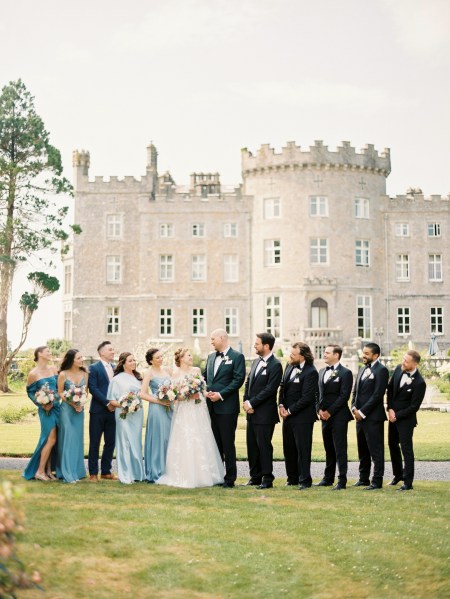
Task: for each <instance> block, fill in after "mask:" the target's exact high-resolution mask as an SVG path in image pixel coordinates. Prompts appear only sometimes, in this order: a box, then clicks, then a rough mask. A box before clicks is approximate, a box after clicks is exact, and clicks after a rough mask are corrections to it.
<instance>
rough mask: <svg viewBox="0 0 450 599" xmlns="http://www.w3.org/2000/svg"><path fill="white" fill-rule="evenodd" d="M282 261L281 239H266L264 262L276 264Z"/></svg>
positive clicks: (269, 264)
mask: <svg viewBox="0 0 450 599" xmlns="http://www.w3.org/2000/svg"><path fill="white" fill-rule="evenodd" d="M280 263H281V241H280V240H279V239H266V240H265V241H264V264H265V266H276V265H277V264H280Z"/></svg>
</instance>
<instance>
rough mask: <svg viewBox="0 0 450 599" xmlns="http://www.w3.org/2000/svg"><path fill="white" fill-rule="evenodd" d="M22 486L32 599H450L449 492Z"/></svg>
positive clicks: (425, 486) (427, 486) (433, 488)
mask: <svg viewBox="0 0 450 599" xmlns="http://www.w3.org/2000/svg"><path fill="white" fill-rule="evenodd" d="M3 476H4V477H5V478H8V479H9V480H11V481H13V482H14V483H19V479H20V474H19V473H13V472H4V473H3ZM20 484H24V486H25V488H26V493H25V494H24V495H23V496H22V497H21V499H20V503H21V506H22V508H23V511H24V513H25V515H26V527H25V532H24V533H23V534H22V536H21V538H20V542H19V544H18V549H19V557H20V558H21V559H22V560H23V561H24V562H25V563H26V564H27V566H28V568H29V570H30V571H31V570H34V569H37V570H39V571H40V572H41V574H42V576H43V579H44V580H43V586H44V588H45V590H46V593H45V595H42V593H39V592H36V591H23V592H21V594H20V597H22V598H30V599H31V598H33V599H34V598H35V597H42V596H45V597H49V598H51V599H59V598H61V599H72V598H73V599H77V598H83V599H84V598H86V597H94V598H95V599H103V598H105V599H106V598H108V599H110V598H114V597H123V596H126V595H128V594H130V593H132V594H133V596H134V597H139V598H144V599H145V598H153V597H162V598H171V597H174V598H177V599H178V598H189V599H190V598H205V599H206V598H214V597H216V598H221V597H244V598H247V597H248V598H250V597H258V598H271V599H272V598H273V597H278V598H279V597H293V598H296V599H298V598H300V599H301V598H311V599H325V598H328V597H333V599H353V598H354V599H362V598H375V597H380V598H389V599H396V598H404V597H408V598H409V599H420V598H422V597H423V598H427V599H428V598H429V597H449V596H450V582H449V575H450V571H449V558H450V546H449V540H450V535H449V534H448V532H449V521H448V515H447V514H448V492H449V490H450V483H443V482H420V485H417V488H416V490H414V491H412V492H410V493H398V492H396V490H395V489H394V488H390V487H387V488H385V489H384V490H383V491H380V492H373V493H364V491H362V490H361V489H357V488H349V489H347V491H344V492H340V493H333V492H331V491H330V490H329V489H323V488H317V487H316V488H312V489H310V490H308V491H306V492H298V491H295V490H292V489H290V488H286V487H283V486H279V485H276V486H275V488H274V489H272V490H270V491H268V492H265V493H264V492H261V491H258V490H256V489H254V488H250V487H239V488H236V489H234V490H226V489H220V488H210V489H191V490H181V489H170V488H167V487H159V486H157V485H151V486H150V485H146V484H142V483H141V484H136V485H134V486H132V487H124V486H122V485H120V484H119V483H117V482H111V481H102V482H101V483H98V484H97V485H92V484H90V483H89V482H85V481H83V482H81V483H79V484H77V485H65V484H63V483H49V484H42V483H39V482H36V481H31V482H28V483H23V482H22V481H21V482H20Z"/></svg>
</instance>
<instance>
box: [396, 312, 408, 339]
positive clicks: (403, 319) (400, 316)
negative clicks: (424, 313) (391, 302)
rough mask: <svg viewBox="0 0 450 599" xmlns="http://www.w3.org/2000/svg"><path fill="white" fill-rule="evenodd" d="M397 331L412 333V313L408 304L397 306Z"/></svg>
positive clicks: (399, 332) (401, 333) (402, 333)
mask: <svg viewBox="0 0 450 599" xmlns="http://www.w3.org/2000/svg"><path fill="white" fill-rule="evenodd" d="M397 333H398V334H399V335H409V334H410V333H411V315H410V310H409V307H408V306H402V307H400V308H397Z"/></svg>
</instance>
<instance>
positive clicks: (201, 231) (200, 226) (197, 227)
mask: <svg viewBox="0 0 450 599" xmlns="http://www.w3.org/2000/svg"><path fill="white" fill-rule="evenodd" d="M204 236H205V225H204V223H195V224H194V225H192V237H204Z"/></svg>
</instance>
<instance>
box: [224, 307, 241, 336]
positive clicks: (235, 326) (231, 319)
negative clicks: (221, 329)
mask: <svg viewBox="0 0 450 599" xmlns="http://www.w3.org/2000/svg"><path fill="white" fill-rule="evenodd" d="M225 330H226V332H227V333H228V335H230V336H231V337H236V336H237V335H239V308H225Z"/></svg>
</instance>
